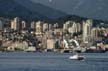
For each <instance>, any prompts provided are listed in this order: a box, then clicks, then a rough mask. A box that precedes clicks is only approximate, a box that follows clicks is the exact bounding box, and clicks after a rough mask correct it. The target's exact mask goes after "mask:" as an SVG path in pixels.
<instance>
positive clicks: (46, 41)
mask: <svg viewBox="0 0 108 71" xmlns="http://www.w3.org/2000/svg"><path fill="white" fill-rule="evenodd" d="M9 23H10V24H8V25H9V27H8V28H7V27H5V26H4V27H3V25H4V24H5V23H3V22H2V20H0V31H1V33H0V38H1V42H2V43H1V47H4V48H7V49H4V50H11V49H12V51H14V50H21V51H28V50H31V51H34V50H35V49H36V50H38V51H43V50H55V49H58V50H64V51H65V50H66V51H67V50H73V49H74V48H75V47H76V46H77V44H76V43H75V42H70V40H71V39H74V40H75V41H77V42H78V45H80V47H81V48H86V47H90V46H97V44H96V43H97V41H101V42H102V43H106V42H107V41H108V26H107V25H106V24H104V23H99V25H98V26H95V27H94V26H93V24H94V23H93V20H92V19H88V20H83V21H82V22H76V21H73V20H67V21H66V22H64V23H63V26H62V27H59V26H60V25H59V23H55V24H50V23H48V22H44V21H40V20H39V21H32V22H31V23H30V26H29V27H27V25H28V24H29V23H27V22H26V21H24V20H22V19H20V18H19V17H16V18H14V19H13V20H11V21H9ZM104 25H106V26H104ZM64 40H65V41H66V43H65V42H64ZM6 43H7V44H6ZM65 44H66V46H67V47H68V48H66V47H65ZM88 45H89V46H88ZM29 47H30V48H29ZM33 47H34V48H35V49H34V48H33ZM32 48H33V49H32Z"/></svg>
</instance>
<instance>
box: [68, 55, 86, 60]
mask: <svg viewBox="0 0 108 71" xmlns="http://www.w3.org/2000/svg"><path fill="white" fill-rule="evenodd" d="M69 59H71V60H84V59H85V57H84V56H79V55H78V54H76V55H73V56H70V57H69Z"/></svg>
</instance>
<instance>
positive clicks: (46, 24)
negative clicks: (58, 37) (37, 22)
mask: <svg viewBox="0 0 108 71" xmlns="http://www.w3.org/2000/svg"><path fill="white" fill-rule="evenodd" d="M46 31H48V23H44V24H43V32H46Z"/></svg>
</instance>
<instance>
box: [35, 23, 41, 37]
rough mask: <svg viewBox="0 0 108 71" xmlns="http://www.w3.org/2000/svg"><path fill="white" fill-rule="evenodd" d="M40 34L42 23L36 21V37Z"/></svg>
mask: <svg viewBox="0 0 108 71" xmlns="http://www.w3.org/2000/svg"><path fill="white" fill-rule="evenodd" d="M41 34H42V22H41V21H38V22H36V35H41Z"/></svg>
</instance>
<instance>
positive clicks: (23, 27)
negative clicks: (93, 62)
mask: <svg viewBox="0 0 108 71" xmlns="http://www.w3.org/2000/svg"><path fill="white" fill-rule="evenodd" d="M25 28H26V22H25V21H22V29H25Z"/></svg>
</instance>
